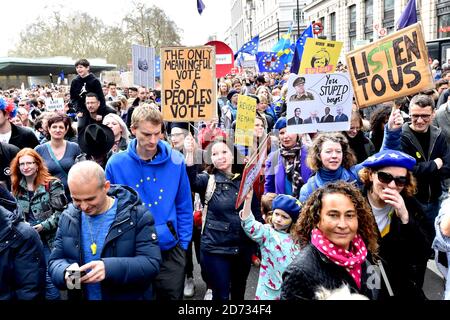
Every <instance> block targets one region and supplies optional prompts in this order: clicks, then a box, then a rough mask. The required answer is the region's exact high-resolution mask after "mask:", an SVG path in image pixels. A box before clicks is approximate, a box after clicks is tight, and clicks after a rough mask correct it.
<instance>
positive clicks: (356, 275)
mask: <svg viewBox="0 0 450 320" xmlns="http://www.w3.org/2000/svg"><path fill="white" fill-rule="evenodd" d="M311 243H312V245H313V246H315V247H316V248H317V249H318V250H319V251H320V252H322V253H323V254H324V255H326V256H327V258H328V259H330V260H331V261H332V262H334V263H335V264H337V265H338V266H341V267H344V268H345V270H346V271H347V272H348V273H349V274H350V275H351V276H352V278H353V280H355V283H356V285H357V286H358V288H359V289H361V264H362V263H363V262H364V260H366V257H367V249H366V245H365V244H364V241H363V239H362V238H361V236H360V235H359V234H356V236H355V238H354V239H353V240H352V242H351V243H350V248H351V249H350V250H351V251H348V250H344V249H340V248H338V247H336V245H335V244H333V243H332V242H331V241H330V240H328V239H327V238H326V237H325V236H324V235H323V233H322V231H320V230H319V229H317V228H315V229H314V230H313V231H312V232H311Z"/></svg>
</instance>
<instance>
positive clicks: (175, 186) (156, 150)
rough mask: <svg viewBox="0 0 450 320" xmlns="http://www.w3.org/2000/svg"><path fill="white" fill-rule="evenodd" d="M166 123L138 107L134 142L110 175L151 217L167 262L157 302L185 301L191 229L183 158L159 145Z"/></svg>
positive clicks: (108, 169) (116, 160) (117, 157)
mask: <svg viewBox="0 0 450 320" xmlns="http://www.w3.org/2000/svg"><path fill="white" fill-rule="evenodd" d="M162 121H163V119H162V114H161V112H160V111H159V110H157V109H155V108H153V107H151V106H147V105H142V106H139V107H137V108H136V109H135V110H134V112H133V115H132V119H131V131H132V133H133V134H134V136H135V137H136V139H134V140H132V141H131V142H130V144H129V145H128V149H127V151H126V152H121V153H117V154H115V155H113V156H112V157H111V158H110V159H109V161H108V163H107V165H106V177H107V179H108V180H109V181H111V183H119V184H124V185H128V186H130V187H132V188H134V189H135V190H136V191H137V192H138V193H139V196H140V198H141V200H142V204H143V205H144V206H146V207H147V208H148V210H149V211H150V212H151V213H152V214H153V216H154V218H155V227H156V232H157V234H158V238H159V246H160V248H161V254H162V259H163V261H162V264H161V271H160V273H159V275H158V277H157V278H156V281H155V292H156V299H161V300H181V299H182V298H183V289H184V268H185V256H186V252H185V251H186V250H187V247H188V244H189V242H190V240H191V237H192V226H193V217H192V199H191V188H190V185H189V179H188V176H187V173H186V165H185V162H184V157H183V155H182V154H181V153H180V152H178V151H176V150H173V149H172V148H170V147H169V145H168V144H167V143H165V142H163V141H160V138H159V137H160V133H161V123H162Z"/></svg>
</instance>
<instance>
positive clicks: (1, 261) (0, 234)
mask: <svg viewBox="0 0 450 320" xmlns="http://www.w3.org/2000/svg"><path fill="white" fill-rule="evenodd" d="M0 189H1V190H0V193H2V194H3V195H6V196H7V197H8V198H4V197H3V196H1V195H0V300H35V299H44V297H45V259H44V251H43V247H42V242H41V239H40V238H39V234H38V233H37V232H36V231H35V230H34V229H33V228H32V227H31V226H30V225H29V224H27V223H25V222H24V221H23V219H22V218H21V215H20V213H18V212H16V211H14V213H13V212H11V211H12V210H14V209H15V207H16V204H15V202H14V198H12V196H11V195H9V192H7V191H6V192H5V190H4V189H3V188H0ZM9 210H11V211H9Z"/></svg>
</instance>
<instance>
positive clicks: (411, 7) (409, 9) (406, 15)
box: [397, 0, 417, 30]
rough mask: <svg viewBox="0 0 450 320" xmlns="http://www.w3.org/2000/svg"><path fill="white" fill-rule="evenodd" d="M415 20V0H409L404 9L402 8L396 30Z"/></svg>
mask: <svg viewBox="0 0 450 320" xmlns="http://www.w3.org/2000/svg"><path fill="white" fill-rule="evenodd" d="M416 22H417V9H416V0H409V2H408V3H407V4H406V7H405V10H403V12H402V15H401V16H400V18H399V19H398V23H397V30H400V29H403V28H406V27H407V26H410V25H412V24H414V23H416Z"/></svg>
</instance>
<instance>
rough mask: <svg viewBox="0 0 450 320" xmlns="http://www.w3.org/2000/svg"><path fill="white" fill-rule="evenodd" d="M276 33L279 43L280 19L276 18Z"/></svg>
mask: <svg viewBox="0 0 450 320" xmlns="http://www.w3.org/2000/svg"><path fill="white" fill-rule="evenodd" d="M277 33H278V41H280V19H278V18H277Z"/></svg>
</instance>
